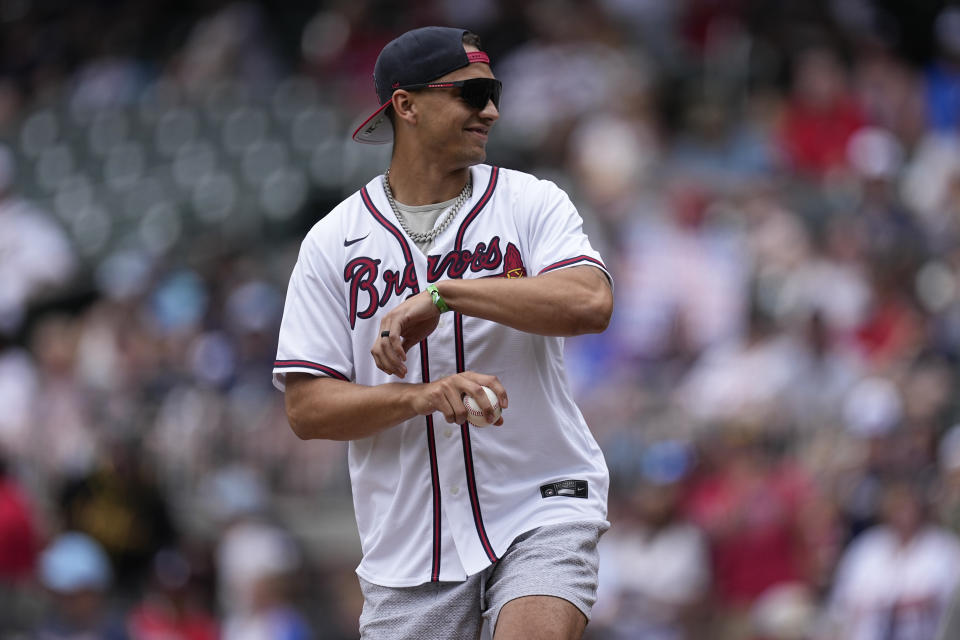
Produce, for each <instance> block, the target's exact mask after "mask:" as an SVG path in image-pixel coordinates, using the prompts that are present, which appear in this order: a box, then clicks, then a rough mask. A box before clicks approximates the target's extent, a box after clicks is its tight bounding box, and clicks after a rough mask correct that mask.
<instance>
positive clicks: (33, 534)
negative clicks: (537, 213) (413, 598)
mask: <svg viewBox="0 0 960 640" xmlns="http://www.w3.org/2000/svg"><path fill="white" fill-rule="evenodd" d="M426 24H450V25H457V26H464V27H467V28H470V29H471V30H473V31H475V32H477V33H479V34H480V35H481V37H482V40H483V42H484V49H485V50H487V51H488V52H489V53H490V54H491V57H492V59H493V61H494V62H493V68H494V71H495V72H496V73H497V75H498V76H499V77H500V78H501V79H502V80H503V81H504V89H505V90H504V96H503V108H502V119H501V120H500V122H499V123H498V125H497V127H496V128H495V129H494V133H493V135H492V137H491V142H490V147H489V156H488V157H489V161H490V162H491V163H493V164H498V165H502V166H506V167H511V168H516V169H521V170H526V171H531V172H533V173H535V174H537V175H538V176H540V177H543V178H549V179H552V180H554V181H556V182H557V183H558V184H560V185H561V186H562V187H563V188H565V189H566V190H567V191H568V192H569V193H570V194H571V196H572V197H573V199H574V201H575V202H576V203H577V205H578V207H579V208H580V211H581V213H582V214H583V217H584V219H585V225H586V227H587V230H588V232H589V233H590V234H591V238H592V239H593V241H594V244H595V246H597V247H598V248H599V249H600V250H601V252H602V253H603V255H604V256H605V259H606V261H607V264H608V265H609V266H610V267H611V270H612V271H613V273H614V275H615V278H616V295H617V305H616V312H615V317H614V321H613V323H612V326H611V328H610V329H609V330H608V331H607V332H606V333H605V334H603V335H600V336H589V337H583V338H578V339H574V340H569V341H568V349H567V356H568V364H569V370H570V375H571V382H572V384H573V385H574V387H575V389H576V393H577V396H578V399H579V402H580V403H581V406H582V408H583V410H584V413H585V414H586V417H587V420H588V422H589V423H590V425H591V427H592V428H593V430H594V433H595V434H596V437H597V439H598V440H599V442H600V444H601V446H602V447H603V449H604V451H605V453H606V456H607V461H608V465H609V467H610V470H611V474H612V480H613V483H612V489H611V496H610V499H611V505H610V506H611V520H612V521H613V522H614V528H613V529H612V530H611V533H610V534H609V535H608V536H607V537H606V538H605V540H604V542H603V565H602V569H601V590H600V598H599V601H598V605H597V608H596V612H595V618H594V620H593V622H592V623H591V624H590V627H589V629H588V636H589V637H590V638H593V639H595V640H596V639H601V638H613V639H626V638H653V639H657V640H668V639H671V640H680V639H684V638H689V639H698V638H710V639H720V640H738V639H744V640H751V639H752V640H761V639H767V640H773V639H795V640H800V639H804V638H836V639H848V638H857V639H861V640H872V639H874V638H876V639H877V640H924V639H928V638H929V639H932V638H934V637H935V635H936V630H937V627H938V625H939V624H940V623H941V620H942V619H943V617H944V612H945V611H947V610H948V608H949V606H950V604H949V603H950V602H951V599H952V597H953V592H954V590H955V589H956V587H957V585H958V582H960V540H958V538H957V533H958V532H960V429H958V427H957V426H955V425H957V423H958V422H960V411H958V410H960V403H958V398H960V395H958V393H957V392H958V383H960V378H958V366H957V357H958V355H960V5H957V4H956V3H949V2H945V1H942V0H917V1H915V2H902V1H899V0H783V1H781V2H775V3H774V2H762V1H758V0H682V1H679V0H678V1H673V2H667V1H659V0H581V1H576V2H574V1H564V0H550V1H547V0H542V1H529V0H511V1H506V0H470V2H466V1H461V0H417V1H414V0H411V1H410V2H385V1H377V0H349V1H347V0H343V1H329V2H312V3H308V2H284V3H280V4H279V5H277V6H274V5H273V4H271V3H265V2H264V3H258V2H224V1H218V0H208V1H205V2H196V3H191V2H160V1H159V0H130V1H126V2H120V1H109V0H101V1H99V2H79V3H70V2H64V1H63V0H0V461H2V464H0V636H2V637H4V638H7V637H10V638H19V637H24V638H27V637H41V636H40V635H39V633H40V631H39V630H44V631H43V632H44V633H46V634H47V635H43V636H42V637H44V638H68V637H78V636H76V635H70V634H71V633H76V632H77V629H79V628H80V627H83V626H84V625H87V626H90V627H91V628H97V629H99V631H98V633H99V634H100V635H98V636H97V637H104V638H122V637H131V638H148V639H149V638H160V637H163V638H190V639H199V638H210V637H218V634H219V635H221V636H222V637H227V638H305V637H316V638H321V639H323V638H330V639H340V638H355V637H356V636H357V632H356V618H357V615H358V613H359V607H360V604H361V602H360V596H359V590H358V587H357V584H356V579H355V577H354V576H353V574H352V570H353V568H354V566H355V565H356V562H357V561H358V554H359V543H358V541H357V535H356V529H355V525H354V521H353V515H352V507H351V503H350V494H349V482H348V478H347V471H346V466H345V459H344V446H343V445H342V444H340V443H329V442H309V443H305V442H301V441H299V440H298V439H297V438H296V437H295V436H294V435H293V434H292V432H291V431H290V430H289V428H288V427H287V425H286V420H285V417H284V413H283V406H282V396H281V395H280V394H279V393H277V392H276V391H275V390H273V388H272V387H271V385H270V369H271V363H272V359H273V356H274V349H275V344H276V332H277V327H278V323H279V319H280V314H281V311H282V303H283V297H284V289H285V286H286V279H287V277H288V276H289V273H290V270H291V268H292V266H293V263H294V261H295V259H296V255H297V251H298V247H299V242H300V239H301V238H302V235H303V234H304V233H305V232H306V230H307V229H309V227H310V226H311V225H312V224H313V223H314V222H315V221H316V220H317V219H319V218H320V217H322V216H323V215H324V214H325V212H327V211H328V210H329V209H330V208H331V207H332V206H333V205H335V204H336V203H337V202H339V201H340V200H341V199H342V198H343V197H345V196H346V195H348V194H349V193H351V192H352V191H354V190H355V189H356V188H357V187H359V186H360V185H361V184H363V183H365V182H366V181H367V180H368V179H369V178H370V177H371V176H372V175H374V174H375V173H377V172H382V171H383V169H385V167H386V165H387V160H388V154H389V149H388V148H373V147H366V146H360V145H356V144H354V143H352V142H351V141H350V140H349V132H351V131H352V130H353V126H354V125H355V124H356V123H357V122H358V121H359V120H360V119H361V118H362V116H363V114H366V113H368V112H369V111H370V109H371V107H372V106H373V105H374V102H375V96H374V92H373V88H372V82H371V72H372V68H373V63H374V60H375V58H376V55H377V53H378V52H379V50H380V48H381V47H382V46H383V44H385V43H386V42H387V41H389V40H390V39H391V38H393V37H394V36H396V35H398V34H399V33H401V32H402V31H404V30H406V29H409V28H413V27H416V26H423V25H426ZM506 419H507V424H508V425H509V414H507V416H506ZM522 426H523V425H513V427H512V428H522ZM507 428H510V427H509V426H508V427H507ZM164 634H166V635H164Z"/></svg>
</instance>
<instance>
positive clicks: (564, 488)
mask: <svg viewBox="0 0 960 640" xmlns="http://www.w3.org/2000/svg"><path fill="white" fill-rule="evenodd" d="M540 495H541V496H542V497H544V498H553V497H561V498H586V497H587V481H586V480H560V481H559V482H551V483H550V484H545V485H543V486H542V487H540Z"/></svg>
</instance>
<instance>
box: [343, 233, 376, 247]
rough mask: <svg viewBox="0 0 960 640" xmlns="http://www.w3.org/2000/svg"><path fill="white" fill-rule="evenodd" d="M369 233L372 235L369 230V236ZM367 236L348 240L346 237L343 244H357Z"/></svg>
mask: <svg viewBox="0 0 960 640" xmlns="http://www.w3.org/2000/svg"><path fill="white" fill-rule="evenodd" d="M368 235H370V233H369V232H367V236H368ZM367 236H363V237H362V238H357V239H355V240H346V239H345V240H344V241H343V246H345V247H349V246H350V245H352V244H356V243H358V242H360V241H361V240H365V239H366V238H367Z"/></svg>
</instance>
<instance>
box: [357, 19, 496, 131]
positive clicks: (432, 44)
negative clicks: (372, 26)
mask: <svg viewBox="0 0 960 640" xmlns="http://www.w3.org/2000/svg"><path fill="white" fill-rule="evenodd" d="M465 33H469V32H468V31H467V30H466V29H453V28H450V27H423V28H421V29H414V30H413V31H407V32H406V33H404V34H403V35H401V36H399V37H398V38H395V39H393V40H391V41H390V42H389V43H387V46H385V47H384V48H383V51H381V52H380V55H379V56H377V64H376V65H375V66H374V67H373V84H374V86H375V87H376V90H377V99H378V100H379V101H380V107H379V108H378V109H377V110H376V111H374V112H373V115H371V116H370V117H369V118H367V119H366V120H364V121H363V124H361V125H360V126H359V127H357V130H356V131H354V132H353V139H354V140H356V141H357V142H365V143H368V144H385V143H387V142H390V141H391V140H392V139H393V127H392V126H391V124H390V119H389V118H388V117H387V113H386V110H387V108H388V107H389V106H390V104H391V102H390V100H391V98H392V97H393V92H394V90H395V89H398V88H400V87H404V86H408V85H414V84H424V83H427V82H431V81H433V80H436V79H437V78H439V77H440V76H443V75H446V74H448V73H450V72H451V71H455V70H457V69H460V68H461V67H465V66H467V65H468V64H471V63H473V62H486V63H487V64H489V63H490V57H489V56H488V55H487V54H486V53H484V52H482V51H471V52H470V53H467V52H466V51H465V50H464V49H463V34H465Z"/></svg>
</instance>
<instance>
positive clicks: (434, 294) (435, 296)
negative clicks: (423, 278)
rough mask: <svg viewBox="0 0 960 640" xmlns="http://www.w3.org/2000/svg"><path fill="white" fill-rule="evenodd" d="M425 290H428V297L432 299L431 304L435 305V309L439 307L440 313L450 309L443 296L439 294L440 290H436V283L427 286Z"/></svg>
mask: <svg viewBox="0 0 960 640" xmlns="http://www.w3.org/2000/svg"><path fill="white" fill-rule="evenodd" d="M427 291H429V292H430V299H431V300H433V304H435V305H437V309H440V313H446V312H447V311H450V307H448V306H447V303H446V302H445V301H444V299H443V296H441V295H440V292H439V291H438V290H437V285H435V284H432V285H430V286H429V287H427Z"/></svg>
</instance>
